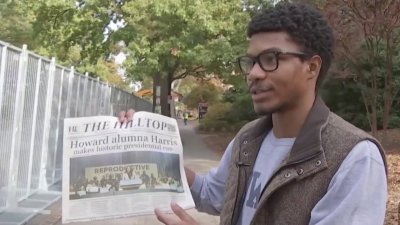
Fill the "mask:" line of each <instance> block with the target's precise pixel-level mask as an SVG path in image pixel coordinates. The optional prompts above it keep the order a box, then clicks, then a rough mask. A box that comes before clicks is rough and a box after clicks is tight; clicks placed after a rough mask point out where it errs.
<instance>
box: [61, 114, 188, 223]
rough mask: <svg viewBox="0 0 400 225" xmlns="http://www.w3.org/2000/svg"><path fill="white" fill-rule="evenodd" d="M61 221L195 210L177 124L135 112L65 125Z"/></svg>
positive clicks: (76, 121) (75, 119)
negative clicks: (174, 206)
mask: <svg viewBox="0 0 400 225" xmlns="http://www.w3.org/2000/svg"><path fill="white" fill-rule="evenodd" d="M63 144H64V145H63V149H64V155H63V180H62V184H63V191H62V197H63V198H62V222H63V223H69V222H76V221H90V220H98V219H106V218H116V217H124V216H132V215H144V214H153V213H154V209H155V208H156V207H157V208H160V209H162V210H165V211H168V210H170V203H171V201H175V202H176V203H178V204H179V205H181V206H182V207H183V208H185V209H188V208H192V207H194V202H193V199H192V196H191V193H190V190H189V186H188V184H187V180H186V175H185V171H184V168H183V156H182V142H181V138H180V135H179V130H178V125H177V122H176V120H175V119H172V118H169V117H165V116H161V115H158V114H154V113H149V112H136V113H135V115H134V119H133V121H130V122H125V123H120V122H119V121H118V119H117V118H116V117H110V116H96V117H82V118H68V119H65V121H64V143H63Z"/></svg>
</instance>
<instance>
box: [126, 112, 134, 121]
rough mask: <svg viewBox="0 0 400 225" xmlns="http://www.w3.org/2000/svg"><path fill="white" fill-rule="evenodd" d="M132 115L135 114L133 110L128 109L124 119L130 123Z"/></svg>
mask: <svg viewBox="0 0 400 225" xmlns="http://www.w3.org/2000/svg"><path fill="white" fill-rule="evenodd" d="M134 114H135V110H133V109H129V110H128V112H126V114H125V117H126V119H127V120H128V121H131V120H132V119H133V115H134Z"/></svg>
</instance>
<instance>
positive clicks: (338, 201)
mask: <svg viewBox="0 0 400 225" xmlns="http://www.w3.org/2000/svg"><path fill="white" fill-rule="evenodd" d="M293 142H294V139H277V138H276V137H274V135H273V132H270V133H269V134H268V135H267V136H266V138H265V139H264V141H263V144H262V146H261V149H260V152H259V155H258V157H257V160H256V164H255V169H254V171H253V174H252V178H251V179H252V180H251V183H250V185H249V190H247V194H246V199H245V201H244V205H243V208H242V213H241V216H240V219H239V221H238V223H239V224H240V223H241V225H248V224H249V223H250V221H251V219H252V217H253V215H254V209H255V207H256V206H257V204H258V201H257V199H259V195H260V193H261V192H259V191H258V190H259V189H260V191H261V190H262V189H263V188H264V186H265V184H266V183H267V181H268V180H269V178H270V177H271V175H272V174H273V173H274V171H275V170H276V169H277V167H278V166H279V164H280V163H281V162H282V160H283V158H285V156H286V155H287V154H288V153H289V151H290V149H291V145H293ZM232 144H233V141H232V142H231V143H230V144H229V145H228V147H227V149H226V151H225V153H224V155H223V157H222V159H221V162H220V165H219V167H218V168H214V169H211V170H210V171H209V173H208V174H207V175H206V176H200V175H196V178H195V180H194V183H193V185H192V186H191V187H190V189H191V192H192V195H193V199H194V201H195V203H196V208H197V209H198V210H199V211H203V212H207V213H209V214H213V215H219V213H220V212H221V209H222V204H223V196H224V191H225V185H226V179H227V176H228V175H229V164H230V161H231V157H232ZM289 145H290V146H289ZM270 146H273V148H270ZM287 149H289V150H287ZM262 158H263V159H262ZM259 162H261V163H259ZM386 201H387V180H386V173H385V168H384V165H383V160H382V157H381V155H380V153H379V149H378V148H377V146H376V145H375V144H373V143H372V142H370V141H362V142H360V143H358V144H357V145H356V146H354V148H353V149H352V150H351V152H350V153H349V155H348V156H347V157H346V158H345V160H344V161H343V163H342V165H341V166H340V167H339V169H338V171H337V172H336V174H335V175H334V177H333V178H332V180H331V182H330V184H329V187H328V191H327V193H326V194H325V196H324V197H323V198H322V199H321V200H320V201H319V202H318V203H317V205H316V206H315V207H314V209H313V210H312V212H311V219H310V223H309V224H310V225H336V224H338V225H339V224H340V225H341V224H347V225H380V224H383V223H384V218H385V211H386Z"/></svg>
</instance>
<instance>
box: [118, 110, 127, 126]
mask: <svg viewBox="0 0 400 225" xmlns="http://www.w3.org/2000/svg"><path fill="white" fill-rule="evenodd" d="M125 114H126V113H125V111H121V112H119V113H118V120H119V122H121V123H122V122H125V119H126V118H125Z"/></svg>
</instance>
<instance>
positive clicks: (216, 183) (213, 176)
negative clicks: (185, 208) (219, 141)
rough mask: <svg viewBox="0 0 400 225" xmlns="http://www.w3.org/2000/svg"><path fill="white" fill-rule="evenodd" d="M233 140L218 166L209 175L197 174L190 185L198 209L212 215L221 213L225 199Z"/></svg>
mask: <svg viewBox="0 0 400 225" xmlns="http://www.w3.org/2000/svg"><path fill="white" fill-rule="evenodd" d="M232 145H233V140H232V141H231V142H230V143H229V145H228V147H227V148H226V150H225V153H224V155H223V156H222V159H221V161H220V164H219V166H218V167H217V168H213V169H211V170H210V171H209V172H208V174H207V175H205V176H201V175H198V174H196V177H195V179H194V182H193V184H192V186H191V187H190V190H191V193H192V196H193V200H194V202H195V204H196V209H197V210H199V211H200V212H206V213H209V214H212V215H219V214H220V212H221V210H222V204H223V201H224V192H225V184H226V179H227V177H228V174H229V164H230V161H231V158H232Z"/></svg>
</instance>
